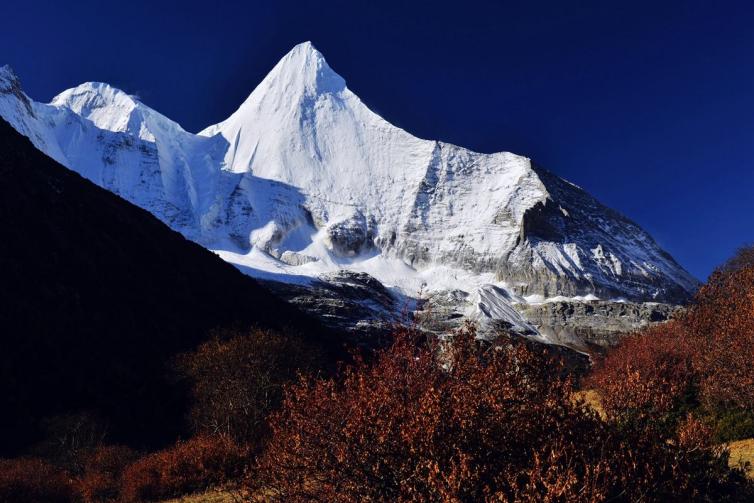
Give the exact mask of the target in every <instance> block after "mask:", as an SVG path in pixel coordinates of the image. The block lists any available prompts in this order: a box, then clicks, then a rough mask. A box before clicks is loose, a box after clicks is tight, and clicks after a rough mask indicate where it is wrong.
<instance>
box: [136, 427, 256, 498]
mask: <svg viewBox="0 0 754 503" xmlns="http://www.w3.org/2000/svg"><path fill="white" fill-rule="evenodd" d="M248 455H249V454H248V451H247V450H246V449H244V448H241V447H239V446H238V445H237V444H236V443H235V442H234V441H233V440H231V439H230V438H229V437H227V436H222V435H216V436H199V437H196V438H193V439H191V440H188V441H185V442H179V443H177V444H176V445H175V446H173V447H170V448H169V449H165V450H163V451H159V452H156V453H153V454H149V455H147V456H145V457H143V458H141V459H139V460H137V461H136V462H134V463H132V464H130V465H129V466H127V467H126V468H125V470H124V471H123V476H122V484H121V498H122V499H123V501H133V502H137V501H138V502H143V501H155V500H160V499H167V498H173V497H178V496H182V495H185V494H189V493H193V492H198V491H203V490H205V489H208V488H210V487H213V486H216V485H221V484H223V483H225V482H228V481H233V480H238V479H240V478H241V477H242V475H243V473H244V469H245V466H246V464H247V463H248Z"/></svg>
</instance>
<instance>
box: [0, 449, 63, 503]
mask: <svg viewBox="0 0 754 503" xmlns="http://www.w3.org/2000/svg"><path fill="white" fill-rule="evenodd" d="M75 501H78V500H77V495H76V491H75V489H74V485H73V481H72V479H71V478H70V476H69V475H68V474H67V473H66V472H64V471H63V470H61V469H60V468H58V467H56V466H54V465H52V464H50V463H48V462H47V461H43V460H41V459H38V458H18V459H8V460H5V459H0V502H2V503H22V502H23V503H73V502H75Z"/></svg>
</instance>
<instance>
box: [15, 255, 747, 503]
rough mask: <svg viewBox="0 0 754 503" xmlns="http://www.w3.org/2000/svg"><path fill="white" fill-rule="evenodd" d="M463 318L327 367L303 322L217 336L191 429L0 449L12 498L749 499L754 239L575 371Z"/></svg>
mask: <svg viewBox="0 0 754 503" xmlns="http://www.w3.org/2000/svg"><path fill="white" fill-rule="evenodd" d="M449 335H452V336H449V337H445V338H441V339H438V338H436V337H434V336H427V335H426V334H424V333H422V332H421V331H420V330H418V329H410V328H400V329H397V330H396V332H395V334H394V341H393V344H392V345H391V346H390V347H388V348H384V349H381V350H379V351H376V352H375V353H372V354H369V355H365V356H364V357H362V356H360V355H354V356H353V359H352V362H351V363H349V364H347V365H345V364H344V365H343V366H342V367H341V369H340V371H339V372H338V373H337V375H336V376H335V377H332V376H331V375H329V374H322V373H321V372H320V369H321V368H323V367H322V363H323V362H322V356H321V355H320V353H319V352H318V351H317V350H316V349H315V348H313V347H309V346H307V345H306V344H305V342H304V341H303V340H299V339H295V338H290V337H288V336H286V335H284V334H281V333H279V332H265V331H259V330H252V331H247V332H230V333H229V332H222V333H218V334H215V337H214V338H212V339H211V340H210V341H209V342H206V343H204V344H203V345H201V346H200V347H198V348H197V349H196V350H194V351H191V352H188V353H184V354H183V355H181V356H179V357H177V358H176V359H175V360H174V361H173V364H172V369H173V376H174V379H175V380H176V382H177V383H179V384H182V385H185V386H186V388H187V389H188V390H189V393H190V396H191V397H192V403H193V406H192V409H191V411H190V413H189V415H188V417H187V420H188V422H189V424H190V426H191V430H192V431H193V433H194V436H193V437H191V438H190V439H188V440H185V441H180V442H178V443H177V444H175V445H174V446H173V447H170V448H168V449H165V450H162V451H158V452H154V453H147V454H144V453H137V452H134V451H132V450H130V449H128V448H125V447H117V446H109V445H107V442H106V440H103V439H105V438H106V435H100V434H98V433H97V432H98V430H97V428H96V427H91V426H90V427H83V426H80V427H79V428H78V430H76V429H74V431H78V434H77V438H78V439H79V440H77V441H72V439H71V437H66V436H65V435H60V434H58V435H57V436H56V437H55V438H57V439H58V443H57V444H56V445H57V447H58V448H59V451H57V452H55V451H54V449H52V450H51V449H50V448H49V446H48V450H47V451H46V452H47V454H45V455H44V457H45V459H44V460H43V459H40V458H39V457H37V458H24V459H20V460H9V461H3V462H0V464H1V465H2V466H0V501H27V502H34V501H60V502H70V501H83V502H95V501H124V502H130V501H159V500H162V499H166V498H170V497H176V496H181V495H185V494H188V493H192V492H197V491H202V490H206V489H207V488H211V487H232V488H233V489H234V491H235V494H236V495H238V496H239V497H240V498H243V499H246V500H249V501H281V502H282V501H285V502H296V501H328V502H338V501H343V502H351V501H427V502H429V501H447V502H451V501H452V502H467V501H468V502H472V501H473V502H476V501H490V502H492V501H537V502H539V501H543V502H598V501H625V502H633V501H657V502H660V501H662V502H665V501H684V502H685V501H710V502H711V501H752V500H753V498H754V489H753V488H752V484H751V482H750V481H747V479H746V478H745V476H744V473H743V471H741V470H738V469H731V468H729V467H728V454H727V451H726V450H725V449H724V448H723V447H722V445H723V443H724V442H727V441H730V440H735V439H738V438H745V437H751V436H754V431H753V430H752V424H753V423H752V418H754V368H752V362H754V344H752V343H754V251H752V249H747V250H743V251H742V252H740V253H739V254H738V255H737V256H736V257H735V258H734V259H733V260H731V261H730V262H728V263H727V264H725V265H724V266H723V267H721V268H720V269H719V270H718V271H717V272H715V274H713V275H712V277H711V278H710V280H709V282H708V284H707V285H705V286H704V287H703V288H702V289H701V290H700V292H699V294H698V295H697V297H696V299H695V302H694V303H693V305H691V306H690V307H689V308H688V309H687V310H686V312H685V313H684V314H682V315H681V316H679V317H678V318H677V319H675V320H673V321H671V322H669V323H666V324H663V325H659V326H655V327H653V328H649V329H647V330H644V331H642V332H640V333H638V334H635V335H633V336H630V337H627V338H626V339H625V340H624V342H623V343H622V344H621V345H620V346H619V347H617V348H616V349H615V350H613V351H612V352H610V353H609V354H608V355H607V356H606V357H605V358H604V360H602V361H599V362H597V364H596V366H595V369H594V371H593V372H592V373H591V375H589V376H587V377H586V378H585V379H583V380H582V381H581V382H578V381H577V378H576V377H575V376H574V375H573V374H570V373H569V372H566V371H565V369H564V362H563V361H561V360H558V359H557V358H554V357H553V356H552V354H551V353H546V352H544V350H543V349H542V348H538V347H537V346H536V345H531V344H528V343H526V342H524V341H522V340H521V339H518V338H509V337H507V336H501V338H500V339H499V340H497V341H495V343H488V342H483V341H479V340H476V339H475V333H474V328H473V327H472V326H467V327H465V328H464V329H462V330H460V331H458V332H456V333H454V334H449ZM580 388H588V389H596V390H597V391H598V392H599V394H600V396H601V397H602V403H603V406H604V409H605V410H604V415H603V416H600V415H598V414H597V412H596V411H595V410H594V409H593V408H592V407H591V406H589V405H588V404H586V403H584V402H582V401H580V400H578V399H575V396H577V394H576V393H575V392H576V391H577V390H578V389H580ZM74 423H75V422H74ZM84 423H86V422H85V421H84V422H82V421H79V422H78V423H76V424H79V425H81V424H84ZM66 431H71V428H70V426H69V427H68V429H67V430H66ZM87 432H88V433H87ZM61 438H64V439H67V440H66V441H65V442H61V441H60V439H61ZM38 474H42V476H38Z"/></svg>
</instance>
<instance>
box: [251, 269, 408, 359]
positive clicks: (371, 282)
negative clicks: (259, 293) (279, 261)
mask: <svg viewBox="0 0 754 503" xmlns="http://www.w3.org/2000/svg"><path fill="white" fill-rule="evenodd" d="M262 283H263V284H264V285H265V286H267V287H268V288H270V289H271V290H272V291H273V292H274V293H275V294H276V295H277V296H278V297H280V298H282V299H285V300H287V301H288V302H290V303H292V304H294V305H295V306H297V307H298V308H299V309H301V310H302V311H304V312H306V313H308V314H310V315H312V316H315V317H317V318H319V319H320V320H322V322H323V323H324V324H325V325H327V326H329V327H330V328H332V329H335V330H337V331H339V332H341V331H342V332H345V333H346V334H350V337H351V340H352V342H355V343H357V344H361V345H379V344H381V343H382V342H383V341H384V339H383V338H384V337H386V336H387V335H389V333H390V330H391V328H392V327H394V326H395V323H398V322H399V321H406V320H405V319H404V320H401V316H402V314H401V312H405V313H408V311H407V309H404V306H402V305H401V303H402V302H407V300H405V299H402V297H401V296H400V295H397V294H393V293H391V292H390V291H388V290H387V289H386V288H385V287H384V286H383V285H382V283H380V282H379V281H377V280H376V279H374V278H373V277H371V276H369V275H368V274H365V273H355V272H350V271H345V270H343V271H338V272H336V273H333V274H329V275H327V276H326V277H323V278H321V279H319V280H314V281H312V282H311V284H308V285H301V284H291V283H282V282H278V281H262ZM403 316H404V317H405V316H408V315H407V314H405V315H403Z"/></svg>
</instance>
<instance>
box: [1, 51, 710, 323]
mask: <svg viewBox="0 0 754 503" xmlns="http://www.w3.org/2000/svg"><path fill="white" fill-rule="evenodd" d="M0 116H2V117H3V118H5V119H6V120H7V121H8V122H10V123H11V124H12V125H13V126H14V127H15V128H16V129H17V130H18V131H20V132H21V133H23V134H25V135H26V136H28V137H29V138H31V139H32V141H33V142H34V144H35V145H36V146H37V147H38V148H39V149H40V150H42V151H44V152H45V153H47V154H48V155H50V156H51V157H53V158H55V159H56V160H58V161H59V162H61V163H62V164H64V165H65V166H67V167H69V168H71V169H73V170H75V171H77V172H79V173H81V174H82V175H83V176H85V177H87V178H89V179H90V180H92V181H93V182H95V183H97V184H99V185H101V186H103V187H105V188H107V189H109V190H111V191H113V192H115V193H117V194H119V195H121V196H122V197H124V198H126V199H128V200H129V201H132V202H133V203H135V204H137V205H139V206H141V207H143V208H145V209H147V210H149V211H151V212H152V213H153V214H155V215H156V216H157V217H159V218H160V219H162V220H163V221H164V222H166V223H167V224H168V225H170V226H171V227H173V228H174V229H176V230H178V231H180V232H182V233H183V234H184V235H185V236H186V237H188V238H189V239H192V240H194V241H197V242H199V243H200V244H202V245H204V246H206V247H207V248H210V249H212V250H215V251H216V252H217V253H218V254H220V256H221V257H223V258H224V259H225V260H228V261H229V262H232V263H234V264H237V265H238V266H239V267H240V268H241V269H242V270H244V271H245V272H248V273H250V274H253V275H257V276H261V277H265V278H270V279H278V280H282V281H289V282H299V283H306V282H307V281H309V279H308V278H311V277H314V276H318V275H321V274H323V273H327V272H332V271H336V270H338V269H342V268H345V269H349V270H353V271H361V272H367V273H369V274H371V275H373V276H374V277H376V278H377V279H379V280H380V281H381V282H383V283H384V284H386V285H388V286H391V287H395V288H397V289H399V290H400V291H401V292H402V293H404V294H407V295H411V296H415V295H417V294H418V293H419V292H420V291H422V292H427V291H432V290H453V289H460V290H464V291H466V292H469V293H473V294H474V295H472V298H476V299H479V301H478V302H475V303H474V306H473V309H472V311H473V313H470V314H474V313H475V314H477V315H480V316H487V317H495V316H509V317H511V319H512V318H515V316H514V315H513V314H512V313H511V312H510V310H508V309H507V308H506V307H505V306H506V305H509V304H511V303H515V302H526V300H525V299H524V296H528V297H529V298H537V299H542V298H550V297H555V296H567V297H575V296H582V297H583V296H596V297H598V298H625V299H630V300H637V301H647V300H654V301H665V302H679V301H682V300H685V299H686V298H687V297H688V296H689V294H690V293H691V292H693V290H694V289H695V288H696V286H697V282H696V280H695V279H694V278H693V277H691V276H690V275H689V274H688V273H687V272H686V271H684V270H683V268H681V267H680V266H679V265H678V264H677V263H676V262H675V261H674V260H673V259H672V257H670V256H669V255H668V254H667V253H666V252H664V251H663V250H662V249H660V248H659V246H658V245H657V244H656V243H655V242H654V240H653V239H652V238H651V237H650V236H649V235H648V234H647V233H645V232H644V231H643V230H642V229H640V228H639V227H638V226H637V225H636V224H634V223H633V222H631V221H629V220H628V219H626V218H625V217H623V216H621V215H619V214H617V213H616V212H614V211H612V210H610V209H608V208H606V207H604V206H603V205H601V204H600V203H599V202H597V201H596V200H595V199H594V198H592V197H591V196H589V195H588V194H587V193H585V192H584V191H583V190H581V189H580V188H578V187H576V186H574V185H572V184H570V183H568V182H566V181H564V180H562V179H560V178H558V177H557V176H555V175H553V174H552V173H550V172H548V171H546V170H543V169H541V168H539V167H537V166H535V165H533V164H532V162H531V161H530V160H529V159H527V158H525V157H521V156H517V155H515V154H511V153H507V152H502V153H495V154H480V153H476V152H472V151H470V150H467V149H464V148H462V147H458V146H455V145H451V144H447V143H443V142H437V141H429V140H422V139H419V138H416V137H414V136H412V135H411V134H410V133H408V132H406V131H404V130H402V129H400V128H397V127H395V126H393V125H391V124H390V123H388V122H387V121H385V120H384V119H383V118H381V117H380V116H378V115H377V114H375V113H374V112H372V111H371V110H369V109H368V108H367V107H366V106H365V105H364V104H363V103H362V102H361V100H360V99H359V98H358V97H357V96H356V95H355V94H353V93H352V92H351V91H350V90H349V89H348V88H347V87H346V83H345V81H344V80H343V78H341V77H340V76H339V75H338V74H336V73H335V72H334V71H333V70H332V69H331V68H330V67H329V66H328V65H327V63H326V61H325V59H324V57H323V56H322V54H320V53H319V52H318V51H317V50H316V49H315V48H314V47H313V46H312V45H311V44H310V43H308V42H307V43H303V44H300V45H298V46H296V47H294V48H293V50H291V52H289V53H288V54H287V55H286V56H285V57H284V58H283V59H282V60H281V61H280V62H279V63H278V64H277V65H276V66H275V67H274V68H273V69H272V71H271V72H270V73H269V74H268V75H267V77H266V78H265V79H264V80H263V81H262V82H261V83H260V84H259V85H258V86H257V88H256V89H255V90H254V91H253V92H252V93H251V95H250V96H249V97H248V98H247V99H246V101H245V102H244V103H243V104H242V105H241V106H240V108H239V109H238V110H237V111H236V112H235V113H234V114H232V115H231V116H230V117H229V118H228V119H227V120H225V121H223V122H221V123H219V124H216V125H213V126H210V127H208V128H207V129H205V130H203V131H201V132H200V133H198V134H196V135H195V134H191V133H189V132H186V131H185V130H183V129H182V128H181V127H180V126H179V125H178V124H176V123H175V122H173V121H171V120H170V119H168V118H166V117H164V116H162V115H160V114H159V113H157V112H156V111H154V110H152V109H150V108H149V107H147V106H146V105H144V104H143V103H141V102H140V101H138V100H137V99H136V98H134V97H131V96H128V95H127V94H125V93H123V92H122V91H119V90H117V89H115V88H112V87H110V86H108V85H107V84H101V83H85V84H82V85H80V86H78V87H76V88H73V89H69V90H67V91H64V92H63V93H61V94H60V95H58V96H57V97H55V98H54V99H53V100H52V102H51V103H49V104H42V103H36V102H33V101H32V100H30V99H29V98H28V97H27V96H26V95H25V94H24V93H23V91H22V90H21V87H20V84H19V82H18V79H17V77H16V76H15V75H14V74H13V72H12V70H10V68H9V67H3V68H2V69H0ZM489 285H495V286H496V287H497V288H496V289H495V288H489V287H488V286H489ZM495 292H505V295H498V298H497V299H496V300H494V301H493V299H491V297H494V296H495V295H496V294H495ZM590 298H591V297H590ZM492 305H495V306H497V307H495V308H494V309H493V308H490V306H492ZM501 306H502V307H501ZM490 313H491V314H490ZM495 313H497V314H495ZM513 321H514V322H515V324H519V325H521V326H523V325H525V322H524V321H523V320H521V319H515V320H513Z"/></svg>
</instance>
